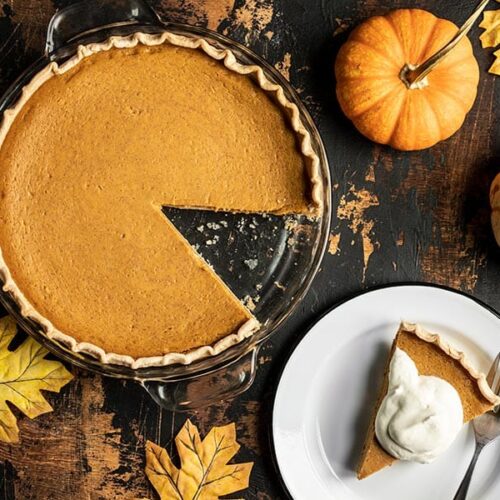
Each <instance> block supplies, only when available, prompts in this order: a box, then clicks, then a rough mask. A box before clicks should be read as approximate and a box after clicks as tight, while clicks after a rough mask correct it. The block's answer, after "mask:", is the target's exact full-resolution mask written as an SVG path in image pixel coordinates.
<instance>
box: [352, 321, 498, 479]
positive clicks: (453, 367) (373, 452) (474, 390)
mask: <svg viewBox="0 0 500 500" xmlns="http://www.w3.org/2000/svg"><path fill="white" fill-rule="evenodd" d="M396 348H399V349H401V350H403V351H404V352H405V353H406V354H408V356H410V358H411V359H412V361H413V362H414V363H415V365H416V367H417V369H418V372H419V374H420V375H429V376H435V377H440V378H441V379H444V380H445V381H447V382H448V383H450V384H451V385H452V386H453V387H454V388H455V389H456V391H457V392H458V395H459V396H460V399H461V402H462V407H463V415H464V422H468V421H469V420H472V419H474V418H476V417H477V416H479V415H482V414H483V413H485V412H487V411H489V410H491V409H492V408H493V407H494V406H495V405H497V404H499V403H500V399H499V398H498V397H497V396H496V395H495V394H494V393H493V391H492V390H491V389H490V387H489V385H488V383H487V381H486V377H485V376H484V375H483V374H481V373H478V372H476V371H475V370H474V368H473V367H472V366H471V365H470V363H469V362H468V360H467V359H466V358H465V356H464V354H463V353H462V352H459V351H457V350H455V349H454V348H453V347H452V346H450V345H449V344H447V343H446V342H445V341H444V340H443V339H442V338H441V337H439V335H437V334H432V333H429V332H427V331H425V330H424V329H423V328H422V327H420V326H419V325H414V324H410V323H402V324H401V326H400V328H399V331H398V333H397V335H396V338H395V339H394V342H393V344H392V348H391V352H390V354H389V359H388V361H387V364H386V370H385V374H384V381H383V384H382V390H381V392H380V395H379V398H378V401H377V403H376V405H375V409H374V411H373V414H372V418H371V421H370V426H369V429H368V433H367V436H366V440H365V444H364V447H363V451H362V453H361V459H360V462H359V466H358V471H357V475H358V479H364V478H366V477H368V476H370V475H371V474H374V473H375V472H377V471H379V470H381V469H383V468H384V467H387V466H389V465H392V464H393V463H394V462H395V461H396V458H394V457H393V456H391V455H390V454H388V453H387V452H386V451H385V450H384V449H383V448H382V447H381V446H380V444H379V442H378V441H377V438H376V436H375V419H376V416H377V413H378V410H379V408H380V405H381V403H382V400H383V399H384V397H385V395H386V394H387V388H388V374H389V365H390V361H391V359H392V355H393V353H394V351H395V349H396Z"/></svg>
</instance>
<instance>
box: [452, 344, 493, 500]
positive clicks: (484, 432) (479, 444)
mask: <svg viewBox="0 0 500 500" xmlns="http://www.w3.org/2000/svg"><path fill="white" fill-rule="evenodd" d="M487 381H488V384H489V385H490V387H491V390H492V391H493V392H494V393H495V394H498V395H500V353H498V355H497V357H496V359H495V361H494V362H493V364H492V365H491V368H490V371H489V373H488V377H487ZM472 427H474V434H475V436H476V449H475V450H474V456H473V457H472V460H471V463H470V465H469V468H468V469H467V472H466V473H465V476H464V478H463V480H462V482H461V483H460V486H459V488H458V490H457V492H456V494H455V496H454V497H453V500H465V499H466V498H467V491H468V490H469V484H470V480H471V478H472V473H473V472H474V468H475V466H476V462H477V459H478V457H479V455H480V453H481V451H483V448H484V447H485V446H486V445H487V444H488V443H491V442H493V441H494V440H495V439H496V438H497V437H498V436H500V405H498V406H495V408H493V410H491V411H489V412H488V413H485V414H483V415H481V416H479V417H477V418H475V419H474V420H473V421H472Z"/></svg>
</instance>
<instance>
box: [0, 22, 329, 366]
mask: <svg viewBox="0 0 500 500" xmlns="http://www.w3.org/2000/svg"><path fill="white" fill-rule="evenodd" d="M166 42H167V43H170V44H172V45H176V46H178V47H185V48H191V49H198V50H202V51H203V52H204V53H205V54H207V55H208V56H209V57H212V58H213V59H216V60H218V61H223V64H224V66H225V67H226V68H227V69H229V70H231V71H234V72H235V73H238V74H241V75H250V76H253V77H254V80H255V81H256V82H257V84H258V85H259V87H260V88H261V89H262V90H264V91H265V92H268V93H271V94H273V95H274V96H275V98H276V101H277V104H279V105H280V106H281V107H282V108H283V110H284V111H285V114H286V115H287V116H288V118H289V125H290V126H291V128H292V130H293V131H294V132H295V134H296V135H298V136H299V137H300V150H301V153H302V155H303V156H304V158H305V163H306V167H307V169H308V173H309V180H310V183H311V200H312V205H313V206H312V210H311V214H312V215H319V214H321V209H322V207H323V190H322V189H323V180H322V177H321V174H320V160H319V157H318V155H317V154H316V153H315V151H314V149H313V147H312V144H311V136H310V134H309V132H308V131H307V130H306V128H305V127H304V125H303V124H302V121H301V119H300V113H299V109H298V108H297V106H296V105H295V104H294V103H292V102H290V101H289V100H288V99H287V97H286V96H285V93H284V91H283V88H282V87H281V86H280V85H277V84H274V83H272V82H270V81H269V80H268V79H267V77H266V76H265V74H264V71H263V70H262V68H260V67H259V66H256V65H245V64H241V63H239V62H238V61H237V59H236V57H235V55H234V54H233V52H232V51H231V50H229V49H218V48H216V47H214V46H212V45H211V44H210V43H208V42H207V41H206V40H204V39H203V38H194V39H192V38H188V37H185V36H182V35H177V34H174V33H171V32H168V31H165V32H162V33H161V34H149V33H140V32H138V33H133V34H131V35H128V36H112V37H110V38H108V39H107V40H106V41H104V42H101V43H92V44H89V45H80V46H79V47H78V48H77V52H76V54H75V55H74V56H72V57H71V58H69V59H68V60H67V61H65V62H64V63H62V64H61V65H59V64H58V63H57V62H51V63H49V64H48V65H47V66H46V67H45V68H43V69H42V70H41V71H40V72H38V73H37V74H36V75H35V76H34V77H33V79H32V80H31V81H30V82H29V83H28V84H27V85H26V86H25V87H23V89H22V93H21V95H20V97H19V99H18V100H17V101H16V103H15V105H14V106H13V107H11V108H9V109H7V110H5V111H4V114H3V119H2V121H1V123H0V148H1V146H2V144H3V142H4V140H5V138H6V136H7V134H8V132H9V129H10V127H11V125H12V123H13V122H14V120H15V119H16V117H17V115H18V114H19V112H20V111H21V109H22V108H23V107H24V105H25V104H26V103H27V102H28V100H29V99H30V97H31V96H32V95H33V94H34V93H35V92H36V91H37V90H38V89H39V88H40V87H41V86H42V85H43V84H44V83H45V82H46V81H47V80H49V79H50V78H52V77H53V76H56V75H61V74H64V73H65V72H67V71H69V70H70V69H71V68H73V67H74V66H76V65H77V64H79V63H80V62H81V61H82V60H83V59H85V58H87V57H90V56H91V55H93V54H96V53H98V52H102V51H108V50H110V49H112V48H118V49H121V48H130V47H135V46H137V45H138V44H142V45H147V46H156V45H161V44H163V43H166ZM193 251H194V250H193ZM0 277H1V278H2V279H3V281H4V285H3V291H4V292H7V293H9V295H10V296H11V298H12V299H13V300H14V301H15V302H16V304H17V305H18V307H19V311H20V313H21V315H22V316H23V317H25V318H27V319H31V320H34V321H35V322H36V323H38V324H40V325H41V326H42V328H43V330H44V333H45V335H46V336H47V337H48V338H49V339H50V340H54V341H57V342H59V343H61V344H63V345H64V346H66V347H68V348H69V349H71V351H73V352H75V353H83V354H88V355H90V356H92V357H94V358H97V359H98V360H99V361H100V362H101V363H103V364H115V365H122V366H127V367H130V368H133V369H139V368H147V367H154V366H167V365H172V364H183V365H188V364H191V363H193V362H194V361H196V360H200V359H203V358H207V357H211V356H215V355H217V354H219V353H221V352H223V351H225V350H226V349H228V348H229V347H231V346H233V345H235V344H238V343H240V342H242V341H243V340H244V339H246V338H248V337H250V336H251V335H252V334H253V333H254V332H255V331H256V330H258V328H259V327H260V323H259V322H258V321H257V319H256V318H250V319H249V320H247V321H246V322H245V323H244V324H243V325H241V326H240V328H239V329H238V331H236V332H235V333H232V334H230V335H226V336H225V337H223V338H222V339H220V340H218V341H217V342H215V343H214V344H212V345H210V346H208V345H207V346H200V347H197V348H195V349H191V350H189V351H187V352H170V353H167V354H164V355H161V356H148V357H140V358H133V357H132V356H128V355H124V354H116V353H112V352H106V351H105V350H104V349H102V348H101V347H99V346H97V345H95V344H92V343H90V342H78V341H77V340H76V339H75V338H74V337H72V336H70V335H67V334H65V333H63V332H61V331H60V330H58V329H57V328H56V327H55V326H54V325H53V324H52V322H51V321H49V320H48V319H47V318H45V317H44V316H42V315H41V314H40V313H38V312H37V310H36V309H35V308H34V307H33V306H32V304H31V303H30V302H29V301H28V299H27V298H26V297H25V296H24V294H23V293H22V291H21V290H20V289H19V287H18V286H17V284H16V283H15V281H14V279H13V278H12V275H11V273H10V271H9V268H8V266H7V263H6V262H5V260H4V258H3V254H2V251H1V248H0ZM226 286H227V285H226Z"/></svg>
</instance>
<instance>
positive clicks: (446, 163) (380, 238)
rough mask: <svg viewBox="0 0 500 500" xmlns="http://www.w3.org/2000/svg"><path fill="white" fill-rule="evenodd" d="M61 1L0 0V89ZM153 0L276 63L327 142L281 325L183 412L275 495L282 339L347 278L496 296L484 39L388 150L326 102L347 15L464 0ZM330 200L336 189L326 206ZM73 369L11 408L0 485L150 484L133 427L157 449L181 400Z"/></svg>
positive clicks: (132, 493)
mask: <svg viewBox="0 0 500 500" xmlns="http://www.w3.org/2000/svg"><path fill="white" fill-rule="evenodd" d="M70 3H71V2H70V1H66V0H7V1H5V0H3V2H0V91H3V90H5V88H6V87H7V86H8V85H9V84H10V83H11V82H12V81H13V80H14V79H15V78H16V77H17V76H18V74H19V73H20V72H21V71H22V70H23V69H24V68H26V67H27V66H28V65H29V64H30V63H31V62H33V61H34V60H35V59H37V58H38V57H39V56H40V55H41V53H42V51H43V46H44V38H45V31H46V27H47V24H48V22H49V19H50V17H51V15H52V14H53V13H54V11H55V9H56V8H60V7H64V6H66V5H67V4H70ZM151 3H152V5H153V7H155V8H156V9H157V11H158V12H159V13H160V14H161V15H162V17H163V18H165V19H172V20H179V21H185V22H189V23H195V24H199V25H201V26H208V27H209V28H212V29H216V30H218V31H220V32H221V33H224V34H226V35H227V36H229V37H231V38H233V39H235V40H238V41H240V42H243V43H244V44H246V45H247V46H249V47H251V48H252V49H253V50H255V51H256V52H257V53H258V54H261V55H262V56H263V57H264V58H266V59H267V60H268V61H269V62H270V63H272V64H274V65H276V67H277V68H279V69H280V71H281V72H282V73H283V74H284V75H285V76H286V77H287V78H289V80H290V81H291V83H292V85H293V86H294V87H295V88H296V89H297V90H298V92H299V93H300V95H301V96H302V99H303V100H304V102H305V103H306V105H307V106H308V108H309V110H310V111H311V113H312V114H313V116H314V118H315V120H316V122H317V124H318V126H319V128H320V131H321V133H322V136H323V139H324V142H325V145H326V147H327V150H328V155H329V158H330V163H331V171H332V176H333V182H334V187H335V189H334V192H333V207H334V214H333V215H334V216H333V225H332V238H331V246H330V252H329V253H327V254H326V256H325V258H324V261H323V265H322V268H321V271H320V272H319V274H318V276H317V278H316V280H315V282H314V284H313V287H312V289H311V291H310V292H309V294H308V296H307V297H306V299H305V300H304V301H303V303H302V304H301V305H300V307H299V310H298V311H297V313H296V314H295V315H294V317H293V318H292V319H291V320H290V321H289V322H288V323H287V324H286V325H285V326H284V328H283V329H282V331H281V332H280V334H279V335H276V336H275V337H274V338H273V340H272V341H269V342H267V343H266V344H265V345H264V347H263V348H262V350H261V354H260V357H259V365H260V367H259V373H258V376H257V380H256V382H255V384H254V385H253V387H252V388H251V389H250V390H249V391H248V392H247V393H245V394H243V395H242V396H240V397H239V398H237V399H236V400H234V401H225V402H223V403H221V404H218V405H214V406H211V407H209V408H206V409H205V410H202V411H198V412H193V413H192V414H190V415H189V416H190V417H191V418H192V420H193V422H194V423H195V424H197V425H198V426H199V428H200V430H201V432H202V433H205V432H207V431H208V430H209V428H210V427H212V426H213V425H222V424H224V423H228V422H230V421H236V424H237V430H238V437H239V441H240V442H241V444H242V445H243V446H242V449H241V451H240V454H239V456H238V458H241V459H242V460H244V461H247V460H251V461H255V467H254V469H253V472H252V476H251V486H250V488H249V489H248V490H247V491H246V492H245V493H244V494H243V496H244V497H245V498H259V499H271V498H272V499H276V498H285V497H286V493H285V492H284V491H283V489H282V488H281V486H280V482H279V479H278V474H277V472H276V469H275V466H274V464H273V461H272V447H271V445H270V432H269V431H270V419H271V409H272V404H273V395H274V391H275V387H276V383H277V379H278V377H279V374H280V371H281V369H282V368H283V365H284V363H285V362H286V359H287V357H288V356H289V354H290V352H291V350H292V349H293V346H294V345H295V343H296V342H297V340H298V339H300V338H301V337H302V336H303V335H304V333H305V332H306V330H307V327H308V326H309V325H310V324H311V322H312V321H313V320H314V319H315V318H316V317H317V316H318V315H320V314H321V313H322V312H324V311H325V310H327V309H328V308H329V307H331V306H332V305H333V304H335V303H336V302H338V301H339V300H341V299H344V298H346V297H348V296H349V295H351V294H354V293H356V292H359V291H360V290H363V289H366V288H368V287H372V286H375V285H380V284H384V283H390V282H404V281H428V282H434V283H440V284H445V285H449V286H452V287H454V288H457V289H460V290H463V291H465V292H469V293H471V294H473V295H474V296H475V297H478V298H480V299H482V300H484V301H485V302H487V303H488V304H490V305H491V306H493V307H495V308H497V309H500V293H499V291H498V288H499V284H500V249H498V248H497V247H496V245H495V243H494V240H493V237H492V234H491V231H490V225H489V208H488V188H489V184H490V182H491V180H492V178H493V177H494V175H495V174H496V173H497V172H498V171H499V170H500V158H499V146H500V133H499V132H500V131H499V124H498V123H499V116H500V113H499V111H498V110H499V92H498V82H499V81H500V79H496V80H495V78H494V77H493V76H492V75H489V74H488V73H487V72H486V69H487V68H488V66H489V64H491V62H492V59H491V58H492V56H491V51H490V52H487V51H485V50H482V49H481V48H480V45H479V42H478V35H479V29H478V28H477V27H476V28H474V29H473V30H472V32H471V35H470V38H471V40H472V43H473V45H474V51H475V54H476V56H477V58H478V60H479V64H480V67H481V82H480V84H479V91H478V95H477V99H476V103H475V105H474V108H473V109H472V111H471V112H470V113H469V115H468V117H467V119H466V122H465V124H464V126H463V127H462V129H461V130H460V131H459V132H458V133H457V134H456V135H455V136H453V137H452V138H451V139H450V140H448V141H446V142H443V143H440V144H438V145H437V146H435V147H434V148H432V149H429V150H427V151H422V152H416V153H401V152H397V151H393V150H391V149H389V148H387V147H382V146H378V145H374V144H372V143H370V142H369V141H368V140H366V139H364V138H363V137H362V136H360V135H359V134H358V133H357V132H356V131H355V130H354V128H353V127H352V126H351V125H350V123H349V122H348V121H347V120H346V119H345V118H344V116H343V115H342V113H341V112H340V110H339V107H338V105H337V103H336V100H335V96H334V81H333V76H332V65H333V60H334V57H335V54H336V52H337V50H338V48H339V46H340V44H341V43H342V42H343V41H344V40H345V37H346V31H348V30H349V29H350V28H351V27H352V26H354V25H356V24H357V23H358V22H359V21H361V20H362V19H364V18H366V17H368V16H371V15H374V14H378V13H383V12H386V11H388V10H390V9H391V8H397V7H405V6H414V7H417V6H418V7H422V8H426V9H428V10H430V11H432V12H434V13H435V14H437V15H438V16H440V17H446V18H448V19H451V20H453V21H455V22H456V23H461V22H462V21H464V20H465V18H466V17H467V13H468V12H469V11H470V9H471V6H472V5H473V4H475V2H470V1H465V0H454V1H453V2H450V1H449V0H422V1H414V2H409V1H405V2H403V1H398V0H393V1H381V0H364V1H363V0H329V1H328V0H321V1H320V0H316V1H314V0H275V1H272V0H154V1H152V2H151ZM495 7H496V5H494V4H492V8H495ZM340 200H344V201H345V202H346V203H345V205H343V206H344V208H343V209H341V210H340V211H337V206H338V205H339V202H340ZM75 374H76V378H75V380H74V382H72V383H71V384H69V385H68V386H67V387H66V388H65V389H64V390H63V391H62V394H61V395H60V396H57V395H49V396H48V399H49V400H50V401H51V402H52V404H53V406H54V412H53V413H50V414H47V415H44V416H42V417H40V418H38V419H36V420H33V421H30V420H29V419H28V418H25V417H21V416H20V418H19V421H20V422H19V423H20V429H21V437H22V443H21V444H20V445H15V446H9V445H5V444H0V497H1V498H3V499H9V500H10V499H14V498H15V499H18V500H27V499H37V500H45V499H61V500H62V499H64V500H67V499H87V498H88V499H100V498H105V499H115V498H127V499H131V498H144V497H147V498H155V494H154V492H153V490H152V489H151V487H150V486H149V483H148V481H147V479H146V477H145V475H144V443H145V440H146V439H150V440H152V441H154V442H156V443H159V444H161V445H162V446H166V448H167V449H168V450H170V451H171V450H172V446H173V443H172V437H173V436H174V435H175V434H176V433H177V431H178V430H179V428H180V426H181V425H182V424H183V422H184V420H185V418H186V415H185V414H175V413H171V412H168V411H165V410H161V409H160V408H159V407H158V406H156V405H155V403H154V402H153V401H152V400H151V398H150V397H149V396H148V395H147V394H146V393H145V392H144V391H143V390H142V389H141V388H140V387H139V386H138V385H136V384H134V383H129V382H119V381H114V380H106V379H102V378H100V377H98V376H93V375H90V374H88V373H85V372H83V371H78V370H75ZM16 414H18V415H19V413H18V412H16ZM233 496H234V495H233ZM236 496H242V495H236Z"/></svg>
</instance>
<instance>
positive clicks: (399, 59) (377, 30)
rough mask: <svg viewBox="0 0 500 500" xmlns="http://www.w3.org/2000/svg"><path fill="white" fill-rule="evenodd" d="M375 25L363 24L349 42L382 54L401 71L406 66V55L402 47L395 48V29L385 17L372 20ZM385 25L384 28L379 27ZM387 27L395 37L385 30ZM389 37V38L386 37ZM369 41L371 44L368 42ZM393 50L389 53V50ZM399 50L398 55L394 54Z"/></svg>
mask: <svg viewBox="0 0 500 500" xmlns="http://www.w3.org/2000/svg"><path fill="white" fill-rule="evenodd" d="M372 20H373V23H372V24H371V25H366V24H362V25H360V26H358V27H357V28H356V29H355V30H354V31H353V32H352V33H351V35H350V36H349V41H351V42H357V43H360V44H362V45H364V46H365V47H370V48H372V49H373V50H374V51H376V52H377V53H378V54H380V55H381V56H382V57H383V58H384V59H385V60H387V61H388V62H391V63H392V64H393V65H394V67H396V68H398V71H399V70H400V69H401V67H402V65H403V64H404V62H405V61H404V53H403V51H402V48H401V46H399V47H398V46H395V44H394V41H393V40H392V38H393V37H395V36H396V33H395V32H394V29H393V28H392V26H391V24H390V23H389V21H388V20H387V19H386V18H385V17H383V16H376V17H374V18H372ZM380 24H383V25H384V26H379V25H380ZM387 26H388V27H389V28H390V31H391V33H392V35H393V37H391V36H390V35H388V32H387V30H386V29H385V28H387ZM386 35H388V36H386ZM367 40H369V42H368V41H367ZM388 48H390V49H391V50H390V51H388V50H387V49H388ZM395 49H396V50H398V53H397V54H394V50H395Z"/></svg>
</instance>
